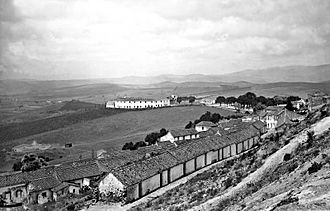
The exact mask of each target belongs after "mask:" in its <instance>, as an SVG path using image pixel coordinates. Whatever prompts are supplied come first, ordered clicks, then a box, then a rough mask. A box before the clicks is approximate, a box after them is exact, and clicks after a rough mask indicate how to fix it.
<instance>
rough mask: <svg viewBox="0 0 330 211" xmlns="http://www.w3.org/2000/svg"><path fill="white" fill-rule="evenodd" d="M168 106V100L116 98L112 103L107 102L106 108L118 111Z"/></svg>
mask: <svg viewBox="0 0 330 211" xmlns="http://www.w3.org/2000/svg"><path fill="white" fill-rule="evenodd" d="M167 106H170V100H169V99H158V100H155V99H146V98H128V97H127V98H118V99H116V100H114V101H108V102H107V103H106V106H105V107H106V108H120V109H146V108H161V107H167Z"/></svg>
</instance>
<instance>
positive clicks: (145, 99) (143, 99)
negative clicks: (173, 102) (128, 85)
mask: <svg viewBox="0 0 330 211" xmlns="http://www.w3.org/2000/svg"><path fill="white" fill-rule="evenodd" d="M160 100H167V99H153V98H143V97H119V98H116V99H115V101H160Z"/></svg>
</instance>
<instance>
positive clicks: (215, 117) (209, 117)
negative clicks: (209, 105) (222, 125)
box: [185, 111, 242, 129]
mask: <svg viewBox="0 0 330 211" xmlns="http://www.w3.org/2000/svg"><path fill="white" fill-rule="evenodd" d="M241 117H242V115H241V114H232V115H228V116H222V115H220V114H218V113H211V112H209V111H207V112H206V113H204V114H203V115H202V116H200V117H199V119H196V120H195V121H194V122H192V121H189V123H188V124H187V125H186V126H185V128H186V129H189V128H194V127H195V125H197V124H198V123H200V122H202V121H209V122H213V123H218V122H219V121H220V120H223V119H227V120H229V119H238V118H241Z"/></svg>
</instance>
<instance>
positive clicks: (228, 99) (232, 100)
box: [227, 97, 237, 104]
mask: <svg viewBox="0 0 330 211" xmlns="http://www.w3.org/2000/svg"><path fill="white" fill-rule="evenodd" d="M236 102H237V99H236V97H228V98H227V103H229V104H233V103H236Z"/></svg>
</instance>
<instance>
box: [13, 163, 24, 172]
mask: <svg viewBox="0 0 330 211" xmlns="http://www.w3.org/2000/svg"><path fill="white" fill-rule="evenodd" d="M22 166H23V164H22V162H21V161H16V162H15V163H14V165H13V170H14V171H20V170H21V169H22Z"/></svg>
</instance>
